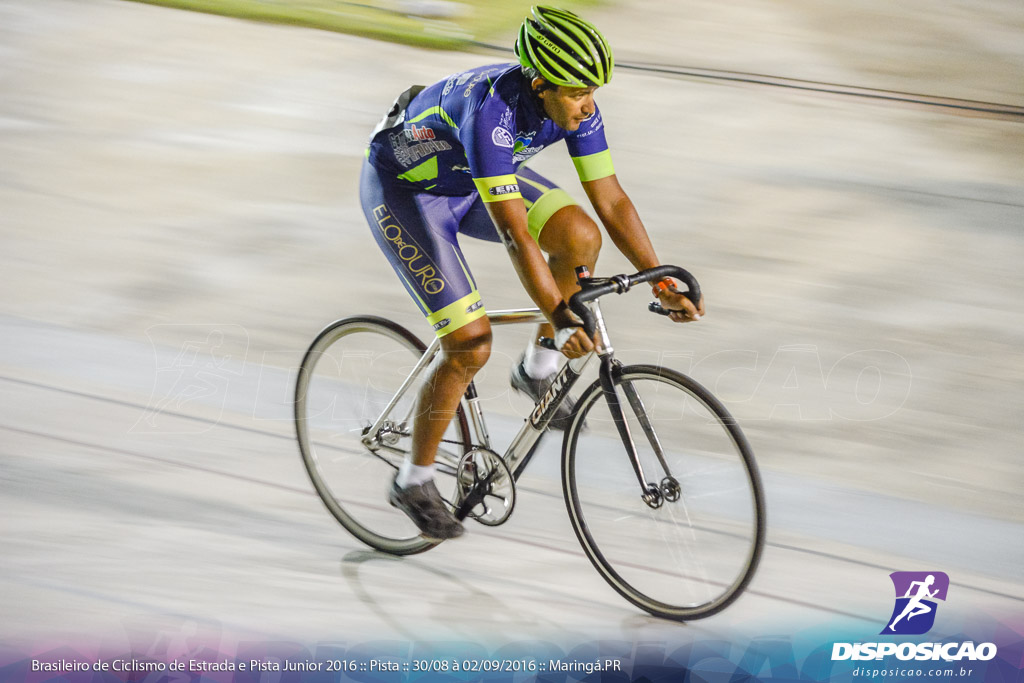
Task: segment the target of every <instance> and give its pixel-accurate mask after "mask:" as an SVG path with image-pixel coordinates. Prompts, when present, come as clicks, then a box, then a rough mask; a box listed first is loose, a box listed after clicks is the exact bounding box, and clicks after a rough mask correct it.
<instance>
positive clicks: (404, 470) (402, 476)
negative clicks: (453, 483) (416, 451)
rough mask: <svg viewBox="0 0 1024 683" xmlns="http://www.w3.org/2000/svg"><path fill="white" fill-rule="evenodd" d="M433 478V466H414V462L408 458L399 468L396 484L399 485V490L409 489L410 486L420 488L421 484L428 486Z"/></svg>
mask: <svg viewBox="0 0 1024 683" xmlns="http://www.w3.org/2000/svg"><path fill="white" fill-rule="evenodd" d="M433 478H434V466H433V465H427V466H425V467H421V466H420V465H414V464H412V460H409V459H408V458H406V459H405V460H403V461H402V464H401V465H400V466H399V467H398V478H397V479H395V483H396V484H398V488H400V489H407V488H409V487H410V486H419V485H420V484H426V483H427V482H428V481H430V480H431V479H433Z"/></svg>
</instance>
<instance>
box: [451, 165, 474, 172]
mask: <svg viewBox="0 0 1024 683" xmlns="http://www.w3.org/2000/svg"><path fill="white" fill-rule="evenodd" d="M452 170H453V171H460V172H462V173H472V172H473V171H472V169H470V167H469V166H463V165H462V164H455V165H454V166H452Z"/></svg>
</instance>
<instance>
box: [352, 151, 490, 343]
mask: <svg viewBox="0 0 1024 683" xmlns="http://www.w3.org/2000/svg"><path fill="white" fill-rule="evenodd" d="M359 185H360V186H359V200H360V203H361V204H362V207H363V213H364V214H365V215H366V220H367V222H368V223H369V225H370V232H372V233H373V237H374V239H375V240H376V241H377V245H378V246H379V247H380V249H381V251H382V252H384V256H385V257H386V258H387V259H388V261H389V262H390V263H391V267H392V268H394V270H395V273H396V274H397V275H398V277H399V279H400V280H401V281H402V284H403V285H405V288H406V290H407V291H408V292H409V295H410V296H411V297H412V299H413V301H415V302H416V304H417V305H418V306H419V307H420V310H421V311H422V312H423V314H424V315H425V316H426V318H427V322H428V323H429V324H430V325H431V326H432V327H433V328H434V331H435V332H436V333H437V336H439V337H443V336H445V335H446V334H449V333H451V332H453V331H455V330H457V329H459V328H461V327H462V326H464V325H466V324H468V323H470V322H472V321H474V320H476V319H478V318H481V317H483V316H484V315H485V311H484V307H483V303H482V302H481V301H480V294H479V292H478V291H477V287H476V282H474V280H473V276H472V274H471V273H470V270H469V266H468V265H467V264H466V262H465V258H464V257H463V255H462V250H461V249H459V244H458V240H457V238H456V235H457V228H458V223H459V220H460V219H461V218H462V216H463V215H464V214H465V213H466V211H467V210H468V209H469V206H470V205H471V204H472V203H473V197H440V196H435V195H430V194H426V193H422V192H414V191H411V190H409V189H407V188H405V187H402V186H401V185H400V184H399V183H398V182H393V181H392V180H391V179H390V178H389V177H388V176H387V175H386V172H379V171H378V170H377V169H375V168H374V167H373V166H372V165H371V164H370V163H369V162H364V163H363V172H362V177H361V178H360V184H359Z"/></svg>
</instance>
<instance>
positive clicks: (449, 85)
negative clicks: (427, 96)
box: [441, 71, 473, 95]
mask: <svg viewBox="0 0 1024 683" xmlns="http://www.w3.org/2000/svg"><path fill="white" fill-rule="evenodd" d="M472 75H473V72H472V71H463V72H460V73H457V74H454V75H452V76H449V77H448V80H447V81H445V84H444V90H442V91H441V94H442V95H448V94H450V93H451V91H452V90H455V88H457V87H458V86H460V85H462V84H463V83H465V82H466V81H468V80H469V78H470V76H472Z"/></svg>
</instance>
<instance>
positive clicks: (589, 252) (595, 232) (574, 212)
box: [540, 206, 601, 262]
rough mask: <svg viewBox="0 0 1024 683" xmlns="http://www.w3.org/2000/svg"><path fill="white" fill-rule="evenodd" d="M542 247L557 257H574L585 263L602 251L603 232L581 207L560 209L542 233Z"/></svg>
mask: <svg viewBox="0 0 1024 683" xmlns="http://www.w3.org/2000/svg"><path fill="white" fill-rule="evenodd" d="M540 237H541V247H543V248H544V249H545V250H546V251H547V252H548V253H550V254H554V255H556V256H572V257H574V258H576V259H581V260H583V261H585V262H589V261H592V260H595V259H596V258H597V255H598V253H600V251H601V231H600V230H599V229H598V227H597V224H596V223H594V221H593V220H592V219H591V218H590V216H588V215H587V212H586V211H584V210H583V209H582V208H580V207H579V206H567V207H565V208H563V209H560V210H559V211H558V212H557V213H556V214H555V215H554V216H552V217H551V219H550V220H549V221H548V224H547V225H545V226H544V230H543V232H541V235H540Z"/></svg>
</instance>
